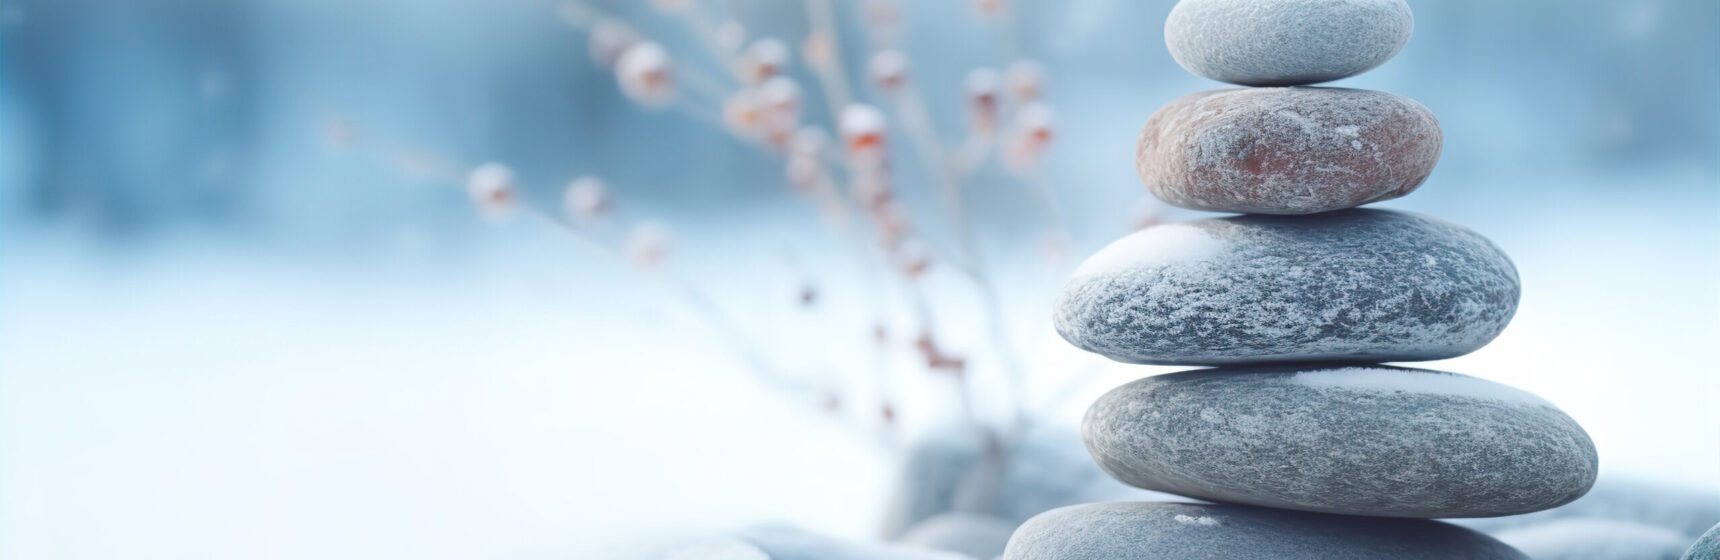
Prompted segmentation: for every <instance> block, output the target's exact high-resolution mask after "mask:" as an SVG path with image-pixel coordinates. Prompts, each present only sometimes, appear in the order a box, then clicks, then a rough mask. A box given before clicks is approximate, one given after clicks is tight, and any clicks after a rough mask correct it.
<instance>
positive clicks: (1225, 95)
mask: <svg viewBox="0 0 1720 560" xmlns="http://www.w3.org/2000/svg"><path fill="white" fill-rule="evenodd" d="M1440 141H1441V135H1440V131H1439V120H1438V119H1435V118H1434V117H1433V113H1432V112H1429V111H1428V110H1427V108H1426V107H1423V106H1422V105H1421V104H1420V103H1416V102H1415V101H1413V100H1411V99H1408V98H1405V97H1400V96H1396V95H1392V94H1389V93H1383V92H1378V91H1368V90H1360V89H1344V88H1245V89H1229V90H1218V91H1203V92H1200V93H1195V94H1191V95H1186V96H1183V97H1181V98H1179V99H1177V100H1175V101H1172V102H1171V103H1170V104H1169V105H1165V106H1164V108H1162V109H1159V112H1157V113H1154V114H1153V116H1152V118H1150V119H1147V124H1146V126H1145V127H1144V128H1142V129H1141V137H1140V140H1139V143H1138V144H1137V145H1136V149H1135V170H1136V172H1138V173H1139V174H1140V176H1141V183H1143V184H1145V185H1146V186H1147V190H1149V191H1151V192H1152V193H1153V196H1156V197H1158V198H1159V199H1160V200H1163V201H1165V202H1168V203H1170V204H1174V205H1176V206H1181V207H1183V208H1193V209H1195V210H1212V211H1217V212H1244V213H1250V214H1312V213H1315V212H1327V211H1331V210H1341V209H1344V208H1352V207H1355V206H1360V205H1363V204H1367V203H1370V202H1379V201H1381V200H1390V199H1393V198H1397V197H1400V196H1403V195H1406V194H1409V193H1410V192H1411V191H1414V190H1415V189H1416V187H1418V186H1421V183H1422V181H1423V180H1425V179H1427V176H1428V174H1429V173H1432V172H1433V167H1434V164H1435V163H1436V162H1438V161H1439V149H1440Z"/></svg>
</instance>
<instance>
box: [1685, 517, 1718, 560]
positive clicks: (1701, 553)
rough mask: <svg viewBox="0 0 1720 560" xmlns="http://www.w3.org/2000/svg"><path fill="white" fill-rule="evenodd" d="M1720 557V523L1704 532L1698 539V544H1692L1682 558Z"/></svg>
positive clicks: (1703, 559) (1691, 559) (1707, 559)
mask: <svg viewBox="0 0 1720 560" xmlns="http://www.w3.org/2000/svg"><path fill="white" fill-rule="evenodd" d="M1717 559H1720V525H1715V526H1714V527H1713V528H1710V529H1708V532H1706V533H1702V537H1701V538H1698V539H1696V544H1693V545H1690V550H1687V551H1685V552H1684V558H1682V559H1681V560H1717Z"/></svg>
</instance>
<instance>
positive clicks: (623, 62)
mask: <svg viewBox="0 0 1720 560" xmlns="http://www.w3.org/2000/svg"><path fill="white" fill-rule="evenodd" d="M615 80H616V81H617V82H618V83H620V84H621V93H623V94H626V95H627V97H628V98H631V99H633V100H634V101H637V102H639V103H641V104H644V105H647V106H661V105H664V104H667V103H668V102H669V101H671V100H673V99H674V98H675V81H674V78H673V75H672V69H671V66H670V61H669V51H666V50H664V49H663V46H662V45H659V44H657V43H653V42H650V41H642V42H639V43H635V44H634V45H633V46H631V47H628V48H627V51H626V52H623V53H622V54H621V58H620V59H618V60H616V61H615Z"/></svg>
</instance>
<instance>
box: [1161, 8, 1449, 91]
mask: <svg viewBox="0 0 1720 560" xmlns="http://www.w3.org/2000/svg"><path fill="white" fill-rule="evenodd" d="M1414 29H1415V16H1414V15H1413V14H1411V13H1410V10H1409V5H1408V4H1405V3H1404V1H1403V0H1183V1H1182V2H1178V3H1177V5H1176V7H1175V8H1172V9H1171V13H1170V17H1168V18H1166V19H1165V45H1166V46H1168V47H1169V48H1170V51H1171V57H1172V58H1175V59H1176V61H1177V64H1181V65H1182V67H1183V68H1184V69H1187V70H1188V71H1189V72H1193V73H1194V74H1195V75H1198V76H1202V77H1206V78H1211V79H1214V80H1219V81H1224V82H1230V83H1233V84H1241V85H1247V86H1293V85H1302V84H1313V83H1319V82H1325V81H1330V80H1336V79H1339V78H1345V77H1348V76H1354V75H1356V74H1360V73H1362V72H1366V71H1368V70H1372V69H1373V68H1374V67H1376V66H1379V65H1381V64H1384V63H1385V61H1387V60H1390V59H1391V57H1392V56H1393V55H1396V54H1397V52H1398V50H1399V49H1402V48H1403V46H1404V43H1407V42H1409V36H1410V32H1411V31H1412V30H1414Z"/></svg>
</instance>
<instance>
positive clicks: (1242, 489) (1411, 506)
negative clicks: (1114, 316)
mask: <svg viewBox="0 0 1720 560" xmlns="http://www.w3.org/2000/svg"><path fill="white" fill-rule="evenodd" d="M1081 437H1082V439H1083V440H1085V441H1086V443H1087V450H1088V451H1089V452H1091V453H1092V454H1093V457H1094V459H1095V460H1097V461H1098V463H1099V466H1100V467H1101V468H1103V469H1105V472H1107V473H1110V474H1111V476H1114V477H1116V478H1117V479H1118V480H1121V481H1123V482H1126V483H1129V484H1133V485H1136V486H1140V487H1142V488H1149V489H1153V490H1160V491H1165V492H1170V493H1173V494H1180V495H1184V496H1190V497H1194V498H1200V499H1204V500H1213V501H1220V502H1232V503H1240V504H1250V505H1257V506H1267V507H1275V508H1284V509H1295V510H1303V511H1316V512H1323V513H1342V514H1351V515H1370V516H1382V517H1423V518H1435V517H1489V516H1497V515H1510V514H1514V513H1525V512H1531V511H1539V510H1544V509H1548V508H1552V507H1557V506H1559V505H1562V504H1565V503H1568V502H1570V501H1572V500H1575V499H1577V498H1578V497H1580V496H1582V495H1583V493H1584V492H1587V491H1588V489H1589V487H1590V486H1591V485H1593V484H1594V481H1595V471H1596V468H1597V466H1598V465H1597V458H1596V455H1595V446H1594V443H1593V442H1591V441H1590V440H1589V436H1588V434H1587V433H1585V432H1584V431H1583V429H1582V427H1580V426H1578V425H1577V423H1576V421H1574V420H1571V418H1570V417H1569V416H1566V415H1565V413H1564V412H1561V411H1560V410H1559V409H1558V408H1556V407H1554V406H1553V405H1552V404H1550V403H1548V402H1547V401H1544V400H1541V399H1540V398H1539V397H1536V396H1534V395H1532V394H1529V393H1527V392H1524V391H1520V390H1517V389H1514V388H1511V387H1508V386H1505V385H1500V384H1498V383H1493V382H1491V381H1486V380H1483V379H1479V378H1475V377H1469V376H1465V375H1457V374H1453V373H1445V372H1438V371H1429V370H1416V369H1404V368H1391V367H1383V366H1365V367H1329V368H1312V367H1293V366H1271V367H1256V368H1220V369H1210V370H1194V371H1185V372H1178V373H1173V374H1168V375H1159V376H1154V377H1147V378H1144V379H1140V380H1136V381H1134V382H1131V383H1128V384H1125V385H1123V386H1121V387H1118V388H1116V389H1112V390H1111V391H1110V392H1109V393H1106V394H1105V395H1104V396H1101V397H1099V400H1098V401H1097V402H1095V403H1093V406H1092V407H1091V408H1089V409H1088V410H1087V417H1086V420H1085V422H1084V423H1083V424H1082V427H1081Z"/></svg>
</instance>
